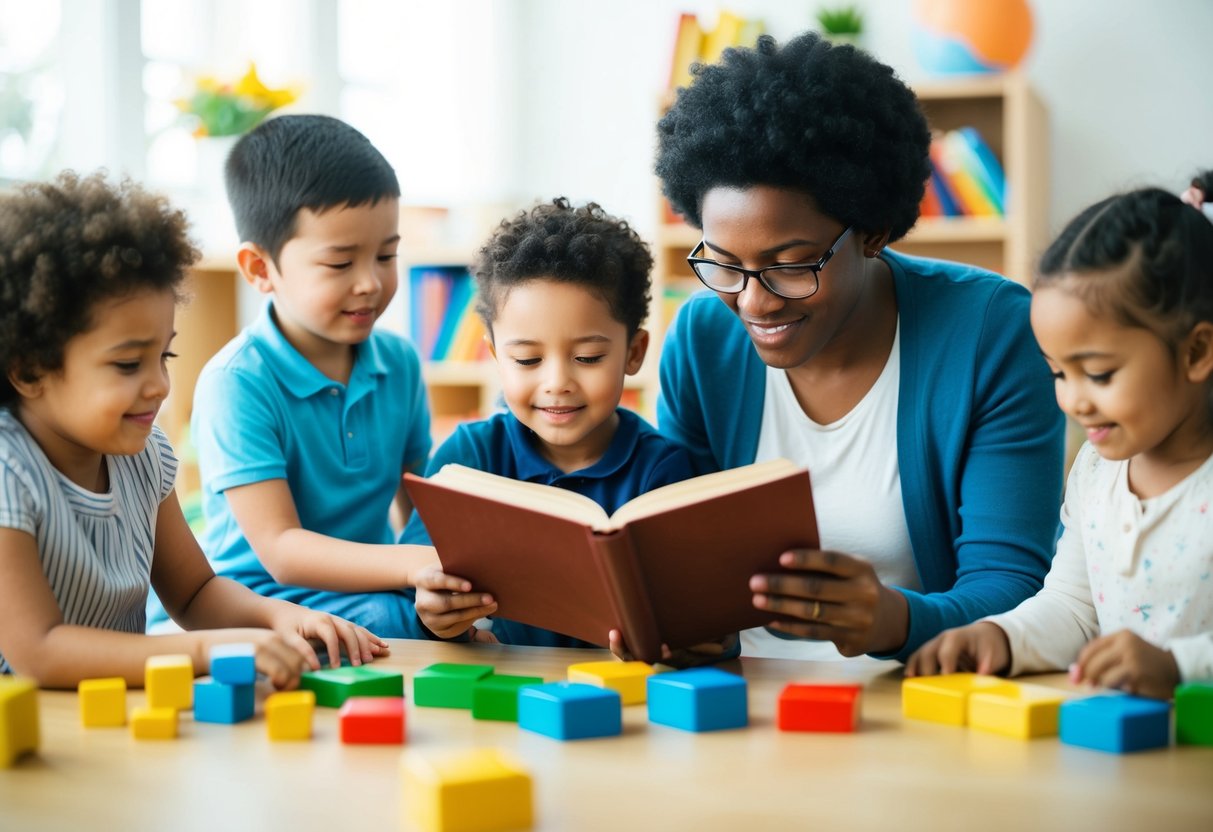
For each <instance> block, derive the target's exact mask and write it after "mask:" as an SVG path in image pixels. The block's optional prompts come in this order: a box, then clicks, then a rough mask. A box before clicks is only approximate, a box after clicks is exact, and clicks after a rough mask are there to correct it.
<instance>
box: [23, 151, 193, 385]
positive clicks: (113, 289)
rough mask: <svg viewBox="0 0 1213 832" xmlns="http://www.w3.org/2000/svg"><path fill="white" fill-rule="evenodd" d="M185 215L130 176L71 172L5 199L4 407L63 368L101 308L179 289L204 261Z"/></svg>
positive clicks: (29, 184)
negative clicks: (25, 385)
mask: <svg viewBox="0 0 1213 832" xmlns="http://www.w3.org/2000/svg"><path fill="white" fill-rule="evenodd" d="M187 230H188V222H187V220H186V217H185V214H184V213H183V212H181V211H179V210H177V209H174V208H173V207H172V206H171V205H169V203H168V200H167V199H165V198H164V197H162V196H159V195H156V194H152V193H149V192H148V191H145V190H144V189H143V188H142V187H140V186H139V185H137V184H135V183H134V182H132V181H131V180H129V179H123V180H122V181H121V182H119V183H118V184H117V185H111V184H110V183H108V182H107V181H106V177H105V173H104V171H98V172H97V173H94V174H92V175H90V176H86V177H81V176H79V175H77V174H76V173H74V172H72V171H65V172H63V173H61V174H59V176H58V177H56V178H55V179H54V181H52V182H32V183H27V184H24V185H20V186H18V187H17V188H16V189H14V190H12V191H9V192H7V193H3V194H0V406H7V405H10V404H12V403H13V402H14V401H16V399H17V391H16V389H15V388H14V387H13V385H12V384H11V383H10V381H9V374H12V375H14V376H16V377H17V378H19V379H21V380H23V381H34V380H35V379H37V378H38V377H39V376H40V375H42V374H44V373H47V372H53V371H55V370H58V369H60V368H61V367H62V366H63V350H64V347H65V345H66V344H67V342H68V341H69V340H70V339H71V338H72V337H74V336H76V335H78V334H80V333H81V332H85V331H87V330H88V329H89V328H90V327H91V326H92V325H93V323H94V322H93V320H92V317H91V314H92V310H93V307H94V306H96V304H97V303H98V302H99V301H102V300H107V299H110V298H116V297H123V296H126V295H129V294H132V293H135V292H139V291H141V290H145V289H153V290H157V289H164V290H171V291H173V292H177V291H178V289H179V287H180V285H181V282H182V280H184V278H185V275H186V271H187V270H188V269H189V267H190V266H191V265H192V264H193V263H194V261H195V260H197V259H198V256H199V254H198V251H197V249H195V248H194V246H193V244H192V243H191V242H190V239H189V237H188V234H187Z"/></svg>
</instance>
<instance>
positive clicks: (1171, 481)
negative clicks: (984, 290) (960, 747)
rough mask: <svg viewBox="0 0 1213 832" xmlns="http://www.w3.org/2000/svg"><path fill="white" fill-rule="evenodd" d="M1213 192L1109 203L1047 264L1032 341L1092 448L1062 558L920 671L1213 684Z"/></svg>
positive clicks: (912, 664) (1148, 685) (923, 653)
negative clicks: (1211, 215) (1212, 215)
mask: <svg viewBox="0 0 1213 832" xmlns="http://www.w3.org/2000/svg"><path fill="white" fill-rule="evenodd" d="M1211 181H1213V177H1211V176H1210V175H1209V174H1207V173H1206V174H1205V175H1204V176H1203V177H1200V178H1198V179H1197V180H1196V182H1197V183H1205V184H1204V185H1200V184H1196V185H1195V186H1194V187H1196V188H1197V189H1198V190H1200V191H1201V193H1200V194H1199V195H1196V196H1193V195H1190V194H1189V195H1186V196H1185V198H1184V199H1183V201H1181V200H1180V199H1178V198H1176V197H1175V196H1174V195H1173V194H1170V193H1167V192H1166V191H1163V190H1160V189H1157V188H1144V189H1141V190H1137V191H1132V192H1130V193H1127V194H1121V195H1119V196H1114V197H1110V198H1108V199H1105V200H1103V201H1101V202H1098V203H1096V204H1095V205H1092V206H1091V207H1089V208H1087V209H1086V210H1085V211H1083V212H1082V213H1081V214H1079V215H1078V216H1077V217H1076V218H1075V219H1074V220H1072V221H1071V222H1070V224H1069V225H1068V226H1066V228H1065V230H1064V231H1062V233H1061V236H1059V237H1058V238H1057V240H1056V241H1055V242H1054V243H1053V245H1052V246H1050V247H1049V249H1048V251H1046V252H1045V254H1044V257H1043V258H1042V260H1041V264H1040V277H1039V278H1038V279H1037V281H1036V291H1035V292H1034V294H1033V297H1032V329H1033V331H1034V332H1035V333H1036V338H1037V340H1038V341H1039V342H1040V348H1041V350H1042V351H1043V352H1044V354H1045V356H1046V358H1047V360H1048V362H1049V365H1050V367H1052V369H1053V377H1054V379H1056V382H1055V385H1056V391H1057V403H1058V404H1059V405H1061V408H1062V409H1063V410H1064V411H1065V412H1066V413H1068V414H1069V415H1070V416H1071V417H1073V418H1074V419H1075V420H1076V421H1077V422H1078V423H1079V424H1081V425H1082V426H1083V427H1084V428H1085V429H1086V432H1087V440H1088V441H1087V444H1086V445H1084V446H1083V448H1082V450H1080V451H1079V453H1078V458H1077V459H1076V460H1075V461H1074V466H1073V468H1072V469H1071V471H1070V480H1069V485H1068V486H1067V487H1066V500H1065V505H1064V506H1063V508H1062V513H1061V519H1062V525H1063V527H1064V531H1063V533H1062V536H1061V539H1060V540H1059V541H1058V544H1057V555H1056V556H1055V557H1054V558H1053V566H1052V568H1051V569H1050V570H1049V574H1048V576H1047V577H1046V578H1045V583H1044V588H1043V589H1042V590H1041V591H1040V592H1038V593H1037V594H1036V595H1035V596H1034V597H1032V598H1029V599H1028V600H1026V601H1024V602H1023V603H1022V604H1020V605H1019V606H1018V607H1016V608H1015V609H1014V610H1011V611H1010V612H1007V613H1004V614H1002V615H995V616H991V617H989V618H987V619H985V620H982V621H978V622H977V623H975V624H971V625H969V626H967V627H961V628H958V629H954V630H948V631H947V632H945V633H943V634H942V635H940V636H939V637H937V638H935V639H932V640H931V641H929V642H927V643H926V644H925V645H923V647H922V649H920V650H919V651H918V652H917V653H915V654H914V655H913V656H912V657H911V658H910V661H909V662H908V664H907V666H906V672H907V674H909V675H918V674H931V673H938V672H943V673H951V672H953V671H956V670H976V671H977V672H979V673H1004V672H1007V673H1011V674H1018V673H1030V672H1033V671H1043V670H1059V669H1062V668H1065V667H1067V666H1069V667H1070V670H1071V676H1072V678H1073V680H1074V681H1075V682H1088V683H1090V684H1092V685H1098V686H1101V687H1110V688H1119V689H1121V690H1124V691H1127V692H1129V693H1136V694H1141V695H1144V696H1152V697H1157V698H1160V699H1169V698H1170V697H1171V695H1172V692H1173V691H1174V689H1175V686H1176V685H1177V684H1178V683H1179V682H1181V681H1191V680H1193V679H1207V678H1210V677H1213V578H1211V577H1210V575H1211V573H1213V511H1210V505H1209V504H1210V498H1211V497H1213V224H1210V223H1209V221H1208V220H1207V219H1206V218H1205V217H1204V216H1202V215H1201V213H1200V211H1199V210H1198V203H1200V202H1203V200H1204V199H1205V198H1206V196H1205V194H1206V193H1207V191H1205V190H1204V188H1205V186H1207V184H1208V183H1209V182H1211ZM1185 202H1188V203H1189V204H1187V205H1185V204H1184V203H1185Z"/></svg>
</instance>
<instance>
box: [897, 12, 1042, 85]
mask: <svg viewBox="0 0 1213 832" xmlns="http://www.w3.org/2000/svg"><path fill="white" fill-rule="evenodd" d="M914 19H915V21H916V22H917V23H918V25H920V26H921V27H923V29H925V30H927V31H929V32H932V33H934V34H938V35H951V36H953V37H955V38H957V39H958V40H961V41H963V42H964V43H965V44H966V45H967V46H968V47H969V49H971V50H972V53H973V57H974V58H975V59H976V60H978V61H980V62H981V63H983V64H987V65H989V66H991V67H994V68H997V69H1010V68H1011V67H1013V66H1015V64H1017V63H1019V61H1020V60H1021V59H1022V58H1023V56H1024V54H1025V53H1026V52H1027V51H1028V46H1029V45H1030V44H1031V42H1032V10H1031V8H1030V7H1029V6H1028V3H1027V0H915V3H914Z"/></svg>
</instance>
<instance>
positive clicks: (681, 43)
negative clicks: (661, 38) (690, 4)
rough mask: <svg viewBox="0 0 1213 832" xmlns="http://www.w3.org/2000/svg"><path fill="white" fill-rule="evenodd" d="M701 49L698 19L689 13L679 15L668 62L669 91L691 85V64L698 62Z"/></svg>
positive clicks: (701, 31)
mask: <svg viewBox="0 0 1213 832" xmlns="http://www.w3.org/2000/svg"><path fill="white" fill-rule="evenodd" d="M702 49H703V27H702V26H700V25H699V18H697V17H696V16H695V15H693V14H689V13H683V14H680V15H679V16H678V29H677V33H676V34H675V36H674V56H673V59H672V60H671V61H670V89H672V90H673V89H677V88H678V87H685V86H686V85H687V84H689V83H691V64H693V63H695V62H696V61H698V60H699V53H700V51H701V50H702Z"/></svg>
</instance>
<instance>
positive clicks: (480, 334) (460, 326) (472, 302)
mask: <svg viewBox="0 0 1213 832" xmlns="http://www.w3.org/2000/svg"><path fill="white" fill-rule="evenodd" d="M408 297H409V337H410V338H411V339H412V341H413V345H414V346H415V347H416V348H417V353H418V355H420V356H421V358H422V360H423V361H476V360H479V359H480V358H482V357H484V355H485V349H484V345H483V339H484V328H483V326H482V325H481V326H478V324H479V320H480V319H479V316H478V315H477V314H476V310H475V307H476V293H475V283H474V281H473V280H472V276H471V274H470V273H469V272H468V270H467V268H466V267H464V266H413V267H411V268H410V269H409V296H408Z"/></svg>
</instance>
